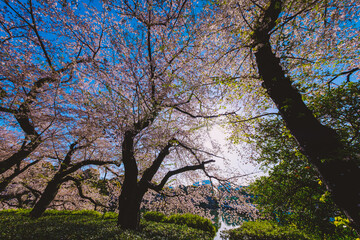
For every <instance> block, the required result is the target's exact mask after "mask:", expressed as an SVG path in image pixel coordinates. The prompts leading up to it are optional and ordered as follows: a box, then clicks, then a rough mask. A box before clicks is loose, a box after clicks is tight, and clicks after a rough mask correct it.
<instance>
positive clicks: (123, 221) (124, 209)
mask: <svg viewBox="0 0 360 240" xmlns="http://www.w3.org/2000/svg"><path fill="white" fill-rule="evenodd" d="M144 194H145V191H141V190H140V188H139V187H138V185H137V184H135V185H133V184H127V183H125V182H124V184H123V189H122V191H121V194H120V197H119V216H118V226H120V227H121V228H122V229H131V230H139V228H140V205H141V200H142V198H143V196H144Z"/></svg>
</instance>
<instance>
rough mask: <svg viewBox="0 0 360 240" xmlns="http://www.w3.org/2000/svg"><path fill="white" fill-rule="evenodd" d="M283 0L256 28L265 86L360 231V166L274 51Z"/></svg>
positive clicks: (273, 4) (272, 6) (271, 7)
mask: <svg viewBox="0 0 360 240" xmlns="http://www.w3.org/2000/svg"><path fill="white" fill-rule="evenodd" d="M280 4H281V1H280V0H272V1H271V4H270V5H269V7H268V8H267V9H266V10H265V13H264V16H263V19H262V21H259V24H258V26H257V28H256V29H255V31H254V35H253V39H254V43H255V44H254V45H255V46H254V47H255V49H256V51H255V58H256V63H257V67H258V71H259V74H260V76H261V78H262V79H263V86H264V88H265V89H266V90H267V93H268V94H269V96H270V97H271V99H272V100H273V101H274V103H275V104H276V106H277V108H278V110H279V112H280V114H281V116H282V118H283V119H284V121H285V123H286V126H287V127H288V129H289V130H290V132H291V134H292V135H293V136H294V137H295V138H296V140H297V141H298V143H299V145H300V147H301V151H302V152H303V153H304V155H306V156H307V158H308V159H309V161H310V162H311V163H312V164H313V165H314V166H315V167H316V169H317V171H318V172H319V175H320V176H321V178H322V181H323V182H324V184H325V186H326V188H327V190H328V191H329V192H330V193H331V196H332V198H333V200H334V202H335V203H336V204H337V205H338V206H339V207H340V209H342V210H343V212H344V213H345V215H346V216H347V217H348V218H349V220H350V222H351V225H352V227H353V228H354V229H355V230H356V231H357V233H358V234H360V187H359V183H360V166H359V161H358V160H356V159H351V158H350V157H349V156H350V154H349V153H347V152H346V151H345V150H344V146H343V144H342V142H341V140H340V137H339V135H338V134H337V133H336V132H335V131H334V130H333V129H331V128H329V127H327V126H324V125H322V124H321V123H320V122H319V121H318V120H317V119H316V118H315V117H314V115H313V114H312V112H311V111H310V110H309V108H307V106H306V105H305V103H304V102H303V100H302V98H301V95H300V93H299V91H298V90H297V89H296V88H295V87H293V86H292V85H291V80H290V78H288V77H286V76H285V72H284V71H283V69H282V67H281V65H280V60H279V59H278V58H277V57H276V56H275V54H274V53H273V52H272V49H271V45H270V42H269V38H270V36H269V33H268V32H269V31H270V30H271V29H272V28H273V27H274V26H275V21H276V19H277V17H278V15H279V13H280V9H281V7H280V9H279V6H281V5H280Z"/></svg>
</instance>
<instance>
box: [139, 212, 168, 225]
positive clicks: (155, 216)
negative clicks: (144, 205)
mask: <svg viewBox="0 0 360 240" xmlns="http://www.w3.org/2000/svg"><path fill="white" fill-rule="evenodd" d="M143 218H144V219H145V220H147V221H154V222H162V221H163V220H164V219H165V218H166V215H165V214H163V213H161V212H153V211H151V212H146V213H144V215H143Z"/></svg>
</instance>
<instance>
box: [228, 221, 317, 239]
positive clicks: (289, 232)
mask: <svg viewBox="0 0 360 240" xmlns="http://www.w3.org/2000/svg"><path fill="white" fill-rule="evenodd" d="M225 236H226V237H228V238H229V240H237V239H247V240H262V239H267V240H308V239H312V237H311V236H308V235H307V234H305V233H304V232H301V231H300V230H298V229H296V228H294V227H292V226H279V225H278V224H277V223H275V222H270V221H252V222H245V223H243V225H241V227H239V228H235V229H231V230H228V231H225Z"/></svg>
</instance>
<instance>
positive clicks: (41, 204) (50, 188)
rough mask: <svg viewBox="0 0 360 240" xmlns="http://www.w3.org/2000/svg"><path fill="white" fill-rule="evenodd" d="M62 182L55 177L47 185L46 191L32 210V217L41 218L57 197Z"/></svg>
mask: <svg viewBox="0 0 360 240" xmlns="http://www.w3.org/2000/svg"><path fill="white" fill-rule="evenodd" d="M61 184H62V181H61V179H58V178H56V177H54V178H53V179H52V180H51V181H50V182H49V183H48V185H47V186H46V188H45V190H44V192H43V193H42V194H41V197H40V199H39V201H37V202H36V204H35V206H34V208H33V210H32V211H31V212H30V217H31V218H39V217H41V215H42V214H43V213H44V212H45V210H46V208H47V207H48V206H49V205H50V203H51V202H52V201H53V200H54V198H55V197H56V194H57V193H58V191H59V188H60V186H61Z"/></svg>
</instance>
